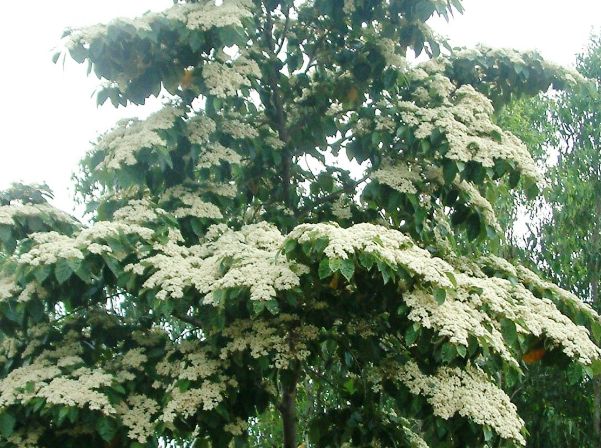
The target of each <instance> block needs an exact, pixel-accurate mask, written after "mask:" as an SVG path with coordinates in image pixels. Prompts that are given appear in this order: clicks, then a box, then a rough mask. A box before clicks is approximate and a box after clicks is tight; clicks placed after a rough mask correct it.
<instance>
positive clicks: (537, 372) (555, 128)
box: [507, 36, 601, 447]
mask: <svg viewBox="0 0 601 448" xmlns="http://www.w3.org/2000/svg"><path fill="white" fill-rule="evenodd" d="M600 54H601V42H600V40H599V37H598V36H593V37H592V38H591V41H590V44H589V46H588V48H587V49H586V51H585V52H584V53H582V54H581V55H579V56H578V58H577V64H576V66H577V69H578V70H579V72H580V73H582V75H584V76H586V77H587V78H589V80H590V82H589V83H588V84H586V85H581V86H575V87H574V88H571V89H569V90H567V91H565V92H561V93H555V94H553V95H550V96H548V97H546V98H536V99H533V100H528V101H526V102H521V104H520V105H519V106H518V107H517V108H515V107H513V108H512V110H511V111H510V113H509V114H508V115H509V117H507V118H508V120H507V121H508V123H507V124H508V125H509V128H510V129H512V130H513V131H514V132H518V133H519V134H522V135H523V136H524V141H525V142H526V143H527V144H528V146H529V148H531V149H535V152H536V153H537V154H539V159H540V161H541V162H542V165H544V166H545V167H546V168H545V176H544V177H545V188H544V190H543V193H544V194H543V196H542V198H540V199H539V200H538V201H536V202H535V203H532V204H526V203H523V202H522V206H526V208H527V209H528V211H529V214H530V215H531V220H530V225H529V226H528V231H527V232H525V234H523V235H522V236H523V237H524V238H525V240H524V241H525V243H526V244H525V246H524V244H522V247H525V248H526V251H525V252H522V251H520V250H517V253H518V254H519V255H520V256H521V258H522V259H524V260H527V261H528V262H530V263H532V264H534V265H536V266H538V268H539V269H540V270H542V271H543V272H544V273H545V275H546V276H547V277H548V278H552V279H554V281H555V282H557V284H559V285H561V286H562V287H564V288H566V289H569V290H571V291H572V292H573V293H574V294H576V295H578V297H580V299H581V300H582V301H584V302H586V303H588V304H590V305H591V306H592V307H593V308H594V309H596V310H599V309H600V303H599V293H598V290H599V275H600V274H601V273H600V265H599V247H600V246H599V235H600V232H599V230H600V229H599V224H598V216H599V211H601V208H600V207H601V203H600V202H599V201H600V196H599V192H600V191H601V189H600V186H601V184H600V181H601V177H600V176H601V164H600V158H599V148H600V146H599V145H600V143H601V139H600V138H601V136H600V134H599V123H600V121H599V116H598V115H599V110H600V105H601V103H600V100H599V80H600V79H601V74H600V72H599V64H598V61H599V57H600ZM516 112H517V113H516ZM516 116H517V117H521V119H517V120H516V118H515V117H516ZM520 130H524V131H525V133H522V132H520ZM532 130H536V131H537V132H536V133H532V132H531V131H532ZM510 208H511V207H510ZM551 384H553V385H554V386H553V387H552V388H549V387H548V386H549V385H551ZM534 397H537V398H541V400H540V401H539V403H537V404H534V405H533V398H534ZM516 400H517V403H518V407H519V408H521V409H524V412H525V413H524V414H523V415H524V417H525V420H526V421H527V423H529V426H530V427H532V428H537V431H536V432H535V434H533V437H532V439H531V444H532V446H536V447H544V446H579V447H595V446H598V444H599V441H600V435H601V434H600V432H601V431H600V423H601V389H600V386H599V385H598V380H595V381H591V380H589V379H587V380H581V379H580V378H578V376H576V377H572V376H571V372H570V371H569V370H567V371H566V370H562V369H555V368H551V367H549V366H545V363H544V362H543V363H542V365H540V366H536V367H533V368H532V369H531V374H530V375H528V381H527V382H526V384H524V385H523V387H521V388H520V390H519V391H518V392H517V393H516Z"/></svg>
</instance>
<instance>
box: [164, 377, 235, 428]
mask: <svg viewBox="0 0 601 448" xmlns="http://www.w3.org/2000/svg"><path fill="white" fill-rule="evenodd" d="M225 391H226V385H225V384H224V383H223V382H219V383H214V382H211V381H204V382H203V383H202V384H201V385H200V386H199V387H195V388H192V389H188V390H186V391H181V390H180V389H179V388H178V387H174V388H173V389H172V390H171V391H170V400H169V401H168V402H167V405H166V406H165V407H164V409H163V415H162V416H161V420H163V421H164V422H166V423H173V422H174V421H175V418H176V417H177V416H180V415H181V416H182V417H184V418H188V417H191V416H192V415H194V414H196V413H197V412H199V411H210V410H212V409H215V407H217V405H218V404H219V403H221V401H222V400H223V395H224V393H225Z"/></svg>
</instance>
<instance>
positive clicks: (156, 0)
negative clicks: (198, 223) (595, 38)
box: [0, 0, 601, 210]
mask: <svg viewBox="0 0 601 448" xmlns="http://www.w3.org/2000/svg"><path fill="white" fill-rule="evenodd" d="M170 4H171V0H102V1H98V0H97V1H92V0H84V1H82V0H53V1H46V0H32V1H28V2H24V1H12V2H5V3H4V4H3V5H2V16H1V18H0V56H1V57H2V67H1V68H0V88H1V89H2V92H1V95H0V123H1V124H0V134H1V140H0V142H1V143H0V189H2V188H5V187H6V186H8V185H9V184H10V183H11V182H15V181H24V182H47V183H48V184H49V185H50V186H51V188H52V189H53V190H54V192H55V194H56V198H57V200H56V203H57V205H58V206H60V207H62V208H64V209H65V210H71V209H72V208H73V205H72V201H71V197H72V191H71V190H70V188H71V180H70V178H71V174H72V173H73V171H74V170H75V169H76V167H77V162H78V160H79V159H80V158H81V156H82V155H83V154H84V153H85V152H86V151H87V150H88V149H89V147H90V143H89V142H90V141H92V140H94V138H95V137H96V136H97V135H98V134H99V133H100V132H102V131H104V130H106V129H108V128H110V127H111V126H112V124H113V123H114V122H115V121H116V120H118V119H119V118H122V117H125V116H135V115H138V114H140V113H143V111H141V110H139V109H136V108H133V107H131V108H127V109H124V108H121V109H119V110H115V109H113V108H112V106H110V105H105V106H103V107H101V108H97V107H96V105H95V100H94V99H93V98H91V95H92V93H93V91H94V89H95V87H96V86H97V85H98V83H97V80H96V78H94V77H90V78H86V75H85V68H84V67H80V66H77V65H76V64H75V63H74V62H67V64H66V66H65V69H64V70H63V68H62V66H61V65H53V64H52V62H51V60H50V59H51V56H52V54H53V51H52V50H53V48H54V47H55V46H56V45H57V44H58V43H59V38H60V35H61V33H62V30H63V29H64V28H66V27H68V26H83V25H91V24H94V23H98V22H106V21H108V20H110V19H111V18H114V17H117V16H136V15H139V14H141V13H143V12H145V11H147V10H149V9H155V10H160V9H163V8H164V7H167V6H169V5H170ZM464 6H465V9H466V12H465V14H464V15H463V16H457V17H456V18H455V20H452V21H451V22H450V23H448V24H446V23H444V22H443V21H436V22H435V23H434V24H435V26H436V28H437V29H438V31H439V32H440V33H441V34H444V35H447V36H449V37H450V38H451V39H452V42H453V44H455V45H468V46H472V45H475V44H477V43H484V44H486V45H489V46H494V47H513V48H518V49H523V50H526V49H537V50H539V51H540V52H541V53H542V54H543V55H544V56H545V57H547V58H548V59H550V60H553V61H555V62H558V63H562V64H565V65H570V64H572V62H573V60H574V54H575V53H577V52H579V51H581V49H582V48H583V46H584V45H585V44H586V41H587V38H588V36H589V34H590V32H591V31H592V30H593V29H598V28H599V27H600V26H601V1H600V0H572V1H571V2H569V6H568V5H567V4H566V2H565V1H564V0H561V1H560V0H465V1H464ZM150 107H153V105H152V104H151V105H150ZM155 107H156V104H155Z"/></svg>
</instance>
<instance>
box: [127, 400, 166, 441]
mask: <svg viewBox="0 0 601 448" xmlns="http://www.w3.org/2000/svg"><path fill="white" fill-rule="evenodd" d="M158 411H159V405H158V403H157V402H156V401H155V400H153V399H152V398H150V397H147V396H145V395H141V394H135V395H130V396H129V397H127V402H126V403H120V404H119V405H117V413H118V414H119V415H120V417H121V421H122V422H123V425H124V426H125V427H127V428H128V429H129V431H128V433H127V437H129V438H130V439H131V440H135V441H137V442H139V443H141V444H144V443H146V442H147V440H148V438H149V437H150V435H151V434H152V433H153V431H154V416H155V415H156V414H157V413H158Z"/></svg>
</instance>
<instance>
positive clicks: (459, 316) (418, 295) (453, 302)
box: [403, 289, 517, 365]
mask: <svg viewBox="0 0 601 448" xmlns="http://www.w3.org/2000/svg"><path fill="white" fill-rule="evenodd" d="M449 295H452V294H449V293H447V296H449ZM403 300H404V302H405V303H406V304H407V305H408V306H409V308H410V309H411V311H410V312H409V315H408V318H409V319H410V320H412V321H414V322H418V323H419V324H420V325H421V326H423V327H425V328H431V329H434V330H435V331H436V332H437V333H438V334H439V335H440V336H445V337H447V338H448V339H449V341H450V342H451V343H453V344H458V345H464V346H466V347H467V346H468V337H469V336H475V337H477V338H479V339H484V340H485V341H486V344H487V345H488V346H490V348H491V349H492V350H493V351H495V352H497V353H498V354H499V355H500V356H502V357H503V359H505V360H506V361H507V362H509V363H512V364H514V365H517V361H516V360H515V358H514V357H513V355H512V354H511V352H510V350H509V349H508V348H507V346H506V345H505V341H504V340H503V335H502V334H501V332H500V331H499V329H498V328H497V327H498V326H499V324H498V322H497V321H496V320H494V319H492V318H491V317H490V316H488V315H487V314H486V313H485V312H484V311H483V308H482V305H483V301H482V300H481V299H480V298H479V297H478V296H477V295H476V294H473V295H469V294H467V293H464V292H463V291H462V292H461V293H459V294H457V297H456V298H451V297H447V298H446V300H445V301H444V302H443V303H442V304H439V303H438V302H437V301H436V300H435V299H434V297H433V295H432V293H429V292H426V291H423V290H420V289H417V290H414V291H411V292H410V293H406V294H404V295H403Z"/></svg>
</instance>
